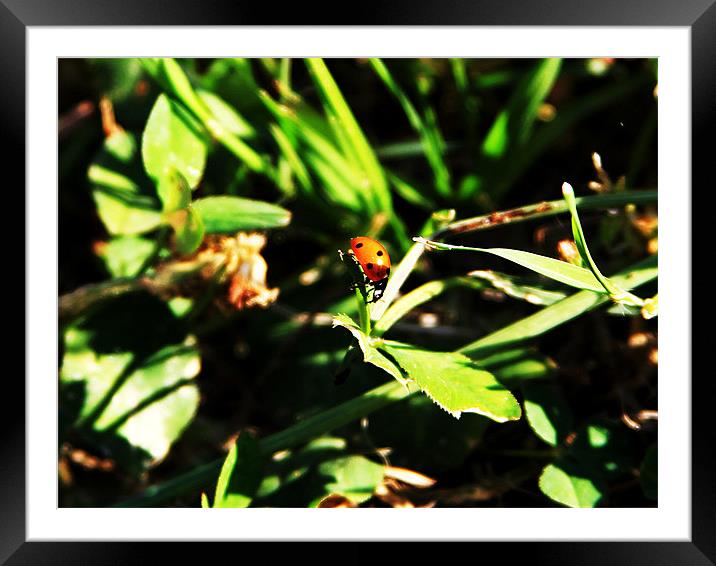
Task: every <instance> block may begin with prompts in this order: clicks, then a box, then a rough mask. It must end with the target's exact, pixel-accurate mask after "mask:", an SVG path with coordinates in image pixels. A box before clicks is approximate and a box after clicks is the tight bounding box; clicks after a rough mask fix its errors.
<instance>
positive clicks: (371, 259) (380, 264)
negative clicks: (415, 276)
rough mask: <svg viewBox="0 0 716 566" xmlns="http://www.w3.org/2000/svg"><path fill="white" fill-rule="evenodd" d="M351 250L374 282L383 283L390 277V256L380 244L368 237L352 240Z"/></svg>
mask: <svg viewBox="0 0 716 566" xmlns="http://www.w3.org/2000/svg"><path fill="white" fill-rule="evenodd" d="M351 250H352V251H353V254H354V255H355V257H356V259H357V260H358V263H359V264H360V266H361V268H362V269H363V273H365V276H366V277H367V278H368V279H369V280H370V281H372V282H374V283H375V282H377V281H383V280H384V279H387V278H388V276H389V275H390V256H389V255H388V250H386V249H385V246H384V245H383V244H381V243H380V242H378V241H376V240H374V239H373V238H368V237H367V236H358V237H357V238H351Z"/></svg>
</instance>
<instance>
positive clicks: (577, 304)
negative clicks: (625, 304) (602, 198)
mask: <svg viewBox="0 0 716 566" xmlns="http://www.w3.org/2000/svg"><path fill="white" fill-rule="evenodd" d="M657 275H658V269H657V258H656V256H651V257H649V258H647V259H646V260H644V261H642V262H640V263H638V264H636V265H634V266H632V267H631V268H629V269H627V270H626V271H624V272H622V273H621V274H620V275H617V276H615V277H613V278H612V279H613V280H614V281H615V282H616V283H617V284H618V285H621V286H623V287H624V288H627V289H632V288H634V287H638V286H640V285H644V284H645V283H648V282H649V281H653V280H654V279H656V277H657ZM608 301H609V297H608V296H607V295H606V294H604V293H595V292H592V291H580V292H579V293H575V294H573V295H570V296H569V297H567V298H566V299H563V300H561V301H559V302H557V303H554V304H553V305H550V306H549V307H545V308H543V309H542V310H541V311H539V312H537V313H535V314H533V315H530V316H528V317H525V318H523V319H520V320H519V321H517V322H515V323H514V324H510V325H508V326H505V327H503V328H501V329H499V330H497V331H496V332H492V333H491V334H489V335H488V336H485V337H483V338H480V339H479V340H475V341H474V342H472V343H470V344H468V345H466V346H463V347H462V348H460V350H459V351H460V352H462V353H464V354H466V355H469V356H471V357H484V356H485V355H486V353H488V352H493V351H495V350H497V349H501V348H508V347H513V346H515V345H516V344H520V343H522V342H524V341H526V340H530V339H533V338H536V337H538V336H541V335H542V334H544V333H545V332H548V331H549V330H551V329H552V328H555V327H556V326H559V325H560V324H564V323H565V322H567V321H569V320H572V319H574V318H576V317H578V316H580V315H581V314H583V313H585V312H588V311H590V310H592V309H594V308H596V307H598V306H599V305H602V304H604V303H606V302H608Z"/></svg>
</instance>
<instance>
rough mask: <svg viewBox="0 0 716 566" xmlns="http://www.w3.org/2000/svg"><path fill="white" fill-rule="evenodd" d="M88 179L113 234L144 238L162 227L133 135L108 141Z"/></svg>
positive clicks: (122, 134) (119, 134) (120, 133)
mask: <svg viewBox="0 0 716 566" xmlns="http://www.w3.org/2000/svg"><path fill="white" fill-rule="evenodd" d="M87 177H88V179H89V181H90V184H91V186H92V197H93V198H94V201H95V204H96V205H97V213H98V214H99V217H100V219H101V220H102V223H103V224H104V225H105V227H106V228H107V230H108V231H109V233H110V234H113V235H134V234H142V233H144V232H148V231H150V230H153V229H155V228H157V227H158V226H159V224H160V222H161V215H160V213H159V210H158V208H159V203H158V202H157V199H156V198H155V196H154V191H153V188H152V187H151V186H150V185H149V184H148V183H147V182H145V181H146V177H145V175H144V172H143V171H142V168H141V164H140V163H139V158H138V152H137V145H136V141H135V139H134V136H133V135H132V134H131V133H128V132H125V131H121V130H120V131H117V132H115V133H113V134H112V135H111V136H109V137H108V138H106V139H105V141H104V144H103V146H102V149H101V150H100V152H99V153H98V155H97V157H96V158H95V160H94V161H93V163H92V164H91V165H90V167H89V169H88V171H87Z"/></svg>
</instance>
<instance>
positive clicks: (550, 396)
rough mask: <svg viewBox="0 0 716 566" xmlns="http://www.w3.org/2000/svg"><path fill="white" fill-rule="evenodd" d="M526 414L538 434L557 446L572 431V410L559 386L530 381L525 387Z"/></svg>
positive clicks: (548, 442)
mask: <svg viewBox="0 0 716 566" xmlns="http://www.w3.org/2000/svg"><path fill="white" fill-rule="evenodd" d="M523 393H524V407H525V416H526V417H527V422H528V423H529V425H530V427H531V428H532V430H533V431H534V432H535V434H536V435H537V436H539V437H540V438H541V439H542V440H544V441H545V442H546V443H547V444H549V445H551V446H557V445H558V444H560V443H561V442H562V441H563V440H564V439H565V437H566V436H567V435H568V434H569V433H570V432H571V431H572V421H573V417H572V412H571V410H570V408H569V405H568V404H567V401H566V400H565V399H564V396H563V395H562V394H561V393H560V391H559V390H558V389H557V387H556V386H555V385H553V384H547V383H528V384H526V385H525V386H524V387H523Z"/></svg>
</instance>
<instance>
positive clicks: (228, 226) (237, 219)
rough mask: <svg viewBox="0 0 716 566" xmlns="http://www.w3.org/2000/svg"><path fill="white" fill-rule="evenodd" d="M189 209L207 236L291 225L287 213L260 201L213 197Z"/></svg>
mask: <svg viewBox="0 0 716 566" xmlns="http://www.w3.org/2000/svg"><path fill="white" fill-rule="evenodd" d="M192 206H193V208H194V210H195V211H196V212H197V213H198V214H199V216H200V217H201V219H202V221H203V223H204V228H205V229H206V233H207V234H217V233H232V232H238V231H239V230H266V229H269V228H283V227H284V226H287V225H288V223H289V222H290V221H291V213H290V212H289V211H288V210H286V209H285V208H281V207H280V206H278V205H275V204H271V203H269V202H264V201H261V200H252V199H247V198H240V197H233V196H216V197H206V198H201V199H197V200H195V201H194V203H193V204H192Z"/></svg>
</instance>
